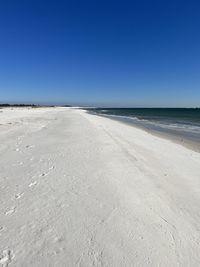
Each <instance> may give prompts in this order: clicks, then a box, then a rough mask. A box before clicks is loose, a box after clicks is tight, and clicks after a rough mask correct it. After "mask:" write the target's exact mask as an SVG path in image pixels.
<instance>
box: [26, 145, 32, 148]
mask: <svg viewBox="0 0 200 267" xmlns="http://www.w3.org/2000/svg"><path fill="white" fill-rule="evenodd" d="M33 147H34V145H27V146H26V148H33Z"/></svg>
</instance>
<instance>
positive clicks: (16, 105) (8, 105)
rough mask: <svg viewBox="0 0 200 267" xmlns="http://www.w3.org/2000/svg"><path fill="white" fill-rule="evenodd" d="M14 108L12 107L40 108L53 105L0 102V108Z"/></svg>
mask: <svg viewBox="0 0 200 267" xmlns="http://www.w3.org/2000/svg"><path fill="white" fill-rule="evenodd" d="M9 107H11V108H14V107H17V108H18V107H19V108H20V107H22V108H24V107H30V108H41V107H55V106H54V105H45V106H44V105H35V104H0V108H9Z"/></svg>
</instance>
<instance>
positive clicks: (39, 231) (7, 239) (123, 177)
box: [0, 108, 200, 267]
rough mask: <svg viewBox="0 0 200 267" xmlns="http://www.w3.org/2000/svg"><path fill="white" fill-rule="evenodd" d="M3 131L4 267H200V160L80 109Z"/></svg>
mask: <svg viewBox="0 0 200 267" xmlns="http://www.w3.org/2000/svg"><path fill="white" fill-rule="evenodd" d="M1 111H2V112H1ZM0 124H1V125H0V156H1V157H0V185H1V189H0V190H1V191H0V203H1V205H0V266H4V267H5V266H9V267H10V266H18V267H27V266H35V267H40V266H45V267H46V266H86V267H89V266H109V267H110V266H123V267H124V266H170V267H171V266H199V265H200V256H199V255H200V153H197V152H195V151H192V150H190V149H188V148H185V147H183V146H181V145H180V144H176V143H173V142H172V141H170V140H166V139H162V138H161V137H158V136H154V135H151V134H149V133H147V132H145V131H143V130H141V129H138V128H134V127H132V126H129V125H125V124H123V123H121V122H118V121H113V120H110V119H107V118H103V117H98V116H95V115H91V114H87V113H85V112H84V111H82V110H76V109H70V108H47V109H42V108H39V109H25V108H23V109H1V110H0Z"/></svg>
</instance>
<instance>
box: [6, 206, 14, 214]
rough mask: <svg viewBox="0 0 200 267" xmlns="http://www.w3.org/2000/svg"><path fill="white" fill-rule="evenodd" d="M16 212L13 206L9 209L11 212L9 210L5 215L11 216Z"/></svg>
mask: <svg viewBox="0 0 200 267" xmlns="http://www.w3.org/2000/svg"><path fill="white" fill-rule="evenodd" d="M15 210H16V207H15V206H13V207H12V208H11V209H9V210H7V211H6V212H5V215H11V214H12V213H14V212H15Z"/></svg>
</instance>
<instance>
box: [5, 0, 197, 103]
mask: <svg viewBox="0 0 200 267" xmlns="http://www.w3.org/2000/svg"><path fill="white" fill-rule="evenodd" d="M0 102H38V103H66V104H67V103H74V104H93V105H104V106H108V105H109V106H110V105H111V106H186V107H190V106H200V2H199V1H184V0H180V1H178V0H173V1H172V0H167V1H165V0H158V1H154V0H152V1H150V0H140V1H134V0H132V1H116V0H115V1H109V0H107V1H104V0H101V1H100V0H99V1H98V0H92V1H83V0H82V1H75V0H72V1H67V0H65V1H60V0H57V1H51V0H48V1H43V0H24V1H21V0H18V1H16V0H9V1H8V0H1V1H0Z"/></svg>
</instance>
